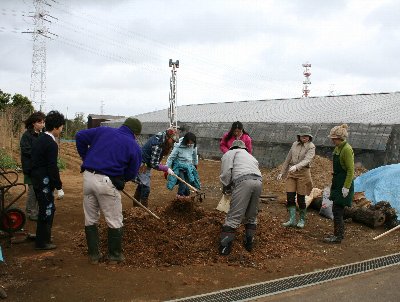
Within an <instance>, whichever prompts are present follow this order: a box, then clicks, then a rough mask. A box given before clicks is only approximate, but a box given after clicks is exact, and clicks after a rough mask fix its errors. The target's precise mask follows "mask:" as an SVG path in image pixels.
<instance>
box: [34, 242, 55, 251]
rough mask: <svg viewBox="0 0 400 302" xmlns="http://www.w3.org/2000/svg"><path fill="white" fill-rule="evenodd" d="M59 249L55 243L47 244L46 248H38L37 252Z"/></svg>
mask: <svg viewBox="0 0 400 302" xmlns="http://www.w3.org/2000/svg"><path fill="white" fill-rule="evenodd" d="M56 248H57V245H55V244H53V243H47V244H45V245H44V246H36V247H35V250H54V249H56Z"/></svg>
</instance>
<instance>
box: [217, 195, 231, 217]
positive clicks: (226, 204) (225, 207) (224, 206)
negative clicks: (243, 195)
mask: <svg viewBox="0 0 400 302" xmlns="http://www.w3.org/2000/svg"><path fill="white" fill-rule="evenodd" d="M230 206H231V196H230V195H227V194H223V195H222V198H221V200H220V201H219V203H218V205H217V207H216V209H217V210H218V211H221V212H225V213H228V211H229V208H230Z"/></svg>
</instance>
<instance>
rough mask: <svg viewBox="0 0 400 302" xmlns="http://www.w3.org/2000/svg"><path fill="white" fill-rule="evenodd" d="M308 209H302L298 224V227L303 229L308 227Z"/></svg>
mask: <svg viewBox="0 0 400 302" xmlns="http://www.w3.org/2000/svg"><path fill="white" fill-rule="evenodd" d="M306 216H307V209H300V219H299V222H298V223H297V225H296V226H297V227H298V228H300V229H302V228H304V226H305V225H306Z"/></svg>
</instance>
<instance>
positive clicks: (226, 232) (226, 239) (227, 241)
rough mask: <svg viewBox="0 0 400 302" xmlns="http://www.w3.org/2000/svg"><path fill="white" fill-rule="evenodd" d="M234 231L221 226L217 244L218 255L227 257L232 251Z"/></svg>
mask: <svg viewBox="0 0 400 302" xmlns="http://www.w3.org/2000/svg"><path fill="white" fill-rule="evenodd" d="M235 231H236V229H234V228H231V227H229V226H225V225H224V226H223V227H222V232H221V235H220V242H219V254H220V255H223V256H227V255H229V254H230V253H231V251H232V245H233V240H235Z"/></svg>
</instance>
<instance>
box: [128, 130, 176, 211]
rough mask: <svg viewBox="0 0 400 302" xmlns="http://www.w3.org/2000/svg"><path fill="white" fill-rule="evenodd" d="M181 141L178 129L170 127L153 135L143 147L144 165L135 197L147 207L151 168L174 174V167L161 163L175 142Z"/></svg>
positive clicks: (140, 171)
mask: <svg viewBox="0 0 400 302" xmlns="http://www.w3.org/2000/svg"><path fill="white" fill-rule="evenodd" d="M178 141H179V134H178V131H177V129H174V128H168V129H167V130H165V131H162V132H158V133H157V134H156V135H153V136H151V137H150V138H149V139H148V140H147V142H146V143H145V144H144V145H143V147H142V165H141V167H140V170H139V175H138V177H137V178H136V180H135V182H136V183H137V184H138V186H137V187H136V191H135V194H134V195H133V197H134V198H135V199H136V200H137V201H139V202H140V203H141V204H142V205H144V206H145V207H147V206H148V200H149V195H150V182H151V170H152V169H154V170H157V171H162V172H164V173H168V174H173V173H174V172H173V171H172V169H170V168H168V166H167V165H163V164H161V160H162V158H163V157H164V156H166V155H168V153H169V152H170V151H171V149H172V147H173V145H174V142H178Z"/></svg>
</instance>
